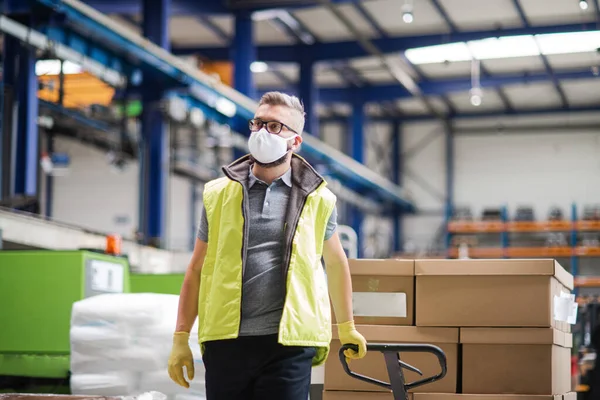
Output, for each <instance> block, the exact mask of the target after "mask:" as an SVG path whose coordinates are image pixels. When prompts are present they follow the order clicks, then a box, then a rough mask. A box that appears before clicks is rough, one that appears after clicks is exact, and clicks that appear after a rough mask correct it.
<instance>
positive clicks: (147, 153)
mask: <svg viewBox="0 0 600 400" xmlns="http://www.w3.org/2000/svg"><path fill="white" fill-rule="evenodd" d="M170 1H171V0H159V1H156V0H143V22H142V31H143V33H144V37H146V38H148V39H149V40H150V41H151V42H153V43H155V44H156V45H158V46H160V47H161V48H163V49H165V50H169V47H170V46H169V28H168V27H169V5H170ZM163 96H164V91H163V90H162V89H161V88H160V87H157V86H156V85H151V84H145V85H143V86H142V115H141V131H142V135H141V141H140V168H139V170H140V190H139V196H140V199H139V200H140V202H139V204H140V206H141V207H140V208H141V209H140V219H139V223H140V225H141V230H142V238H143V239H142V240H143V242H144V244H150V245H153V246H156V247H163V245H164V239H165V231H166V229H165V228H166V227H165V225H166V209H167V199H168V195H167V193H168V185H167V183H168V179H169V172H170V171H169V162H168V161H169V157H170V153H169V140H168V138H169V135H168V127H167V122H166V120H165V116H164V113H163V112H162V110H161V107H160V103H161V101H162V99H163Z"/></svg>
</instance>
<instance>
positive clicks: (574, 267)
mask: <svg viewBox="0 0 600 400" xmlns="http://www.w3.org/2000/svg"><path fill="white" fill-rule="evenodd" d="M577 220H578V216H577V205H576V204H575V203H573V204H572V205H571V222H572V224H571V225H572V226H571V240H570V242H571V275H573V276H574V277H577V275H578V274H579V257H578V256H577V253H576V248H577ZM577 292H578V288H575V289H574V290H573V293H574V294H575V295H576V296H577Z"/></svg>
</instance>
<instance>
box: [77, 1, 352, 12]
mask: <svg viewBox="0 0 600 400" xmlns="http://www.w3.org/2000/svg"><path fill="white" fill-rule="evenodd" d="M331 1H332V3H340V4H341V3H352V2H355V1H358V0H331ZM226 2H227V1H226V0H203V1H197V0H177V1H174V2H173V7H172V8H171V15H190V14H231V13H232V11H233V10H232V9H231V8H228V7H227V6H226ZM85 3H86V4H87V5H89V6H91V7H93V8H95V9H96V10H98V11H100V12H101V13H104V14H130V15H135V14H140V13H141V12H142V6H141V4H140V2H139V1H131V0H129V1H120V0H88V1H86V2H85ZM270 3H272V5H268V6H267V5H263V6H259V7H253V8H252V9H251V11H261V10H267V9H272V8H285V9H300V8H305V7H311V6H314V5H316V2H315V3H313V4H306V2H304V4H295V5H293V4H290V3H289V2H287V1H282V2H281V3H279V4H278V3H275V2H270Z"/></svg>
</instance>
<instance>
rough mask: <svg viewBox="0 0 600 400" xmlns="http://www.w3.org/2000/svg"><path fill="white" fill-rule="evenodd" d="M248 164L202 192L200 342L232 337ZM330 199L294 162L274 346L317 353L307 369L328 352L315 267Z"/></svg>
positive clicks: (327, 325)
mask: <svg viewBox="0 0 600 400" xmlns="http://www.w3.org/2000/svg"><path fill="white" fill-rule="evenodd" d="M251 162H252V161H251V158H250V157H249V156H244V157H242V158H241V159H239V160H237V161H235V162H234V163H232V164H231V165H229V166H227V167H225V168H224V169H223V171H224V172H225V175H226V177H223V178H219V179H215V180H213V181H211V182H208V183H207V184H206V185H205V187H204V206H205V208H206V215H207V219H208V226H209V229H208V249H207V253H206V258H205V260H204V264H203V266H202V274H201V280H200V294H199V299H198V319H199V321H198V322H199V325H198V327H199V329H198V341H199V343H200V345H201V348H202V349H204V346H203V343H204V342H206V341H211V340H221V339H233V338H237V337H238V333H239V326H240V319H241V302H242V298H241V297H242V296H241V295H242V274H243V270H244V268H245V258H246V257H245V255H246V249H247V246H246V243H247V242H246V240H245V239H246V238H247V236H248V225H247V224H246V223H245V221H248V200H247V198H248V196H247V190H248V189H247V188H248V186H247V182H248V175H249V171H250V166H251ZM335 202H336V198H335V195H334V194H333V193H332V192H331V191H330V190H329V189H327V188H326V182H325V180H324V179H323V178H322V177H321V176H320V175H319V174H318V173H317V172H316V171H315V170H314V169H313V168H312V167H311V166H310V165H309V164H308V163H307V162H306V161H305V160H304V159H302V158H301V157H299V156H298V155H296V154H294V155H293V156H292V189H291V192H290V199H289V204H288V211H287V215H286V221H285V224H284V237H285V254H284V263H283V265H284V268H283V271H282V274H284V282H286V293H285V302H284V307H283V314H282V317H281V322H280V324H279V339H278V341H279V343H281V344H283V345H289V346H311V347H315V348H316V349H317V354H316V356H315V358H314V359H313V365H315V366H316V365H320V364H322V363H323V362H324V361H325V360H326V359H327V355H328V353H329V344H330V341H331V311H330V310H331V309H330V303H329V294H328V290H327V281H326V277H325V272H324V269H323V266H322V264H321V257H322V253H323V241H324V237H325V230H326V228H327V221H328V220H329V217H330V215H331V212H332V211H333V208H334V206H335Z"/></svg>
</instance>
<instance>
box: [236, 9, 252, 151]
mask: <svg viewBox="0 0 600 400" xmlns="http://www.w3.org/2000/svg"><path fill="white" fill-rule="evenodd" d="M231 59H232V60H233V87H234V88H235V90H237V91H238V92H240V93H242V94H245V95H246V96H248V97H250V98H253V99H254V98H256V88H255V87H254V78H253V76H252V70H251V69H250V66H251V65H252V63H253V62H254V61H256V46H255V44H254V30H253V27H252V13H250V12H243V11H242V12H239V13H237V14H236V15H235V35H234V37H233V43H232V46H231ZM232 128H233V129H234V130H236V131H238V132H240V133H241V134H244V135H247V136H249V135H250V131H249V129H248V125H247V122H246V121H236V123H235V124H234V126H232ZM233 155H234V158H236V159H237V158H239V157H241V156H243V155H244V153H243V152H241V151H240V150H238V149H237V148H235V149H234V150H233Z"/></svg>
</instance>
